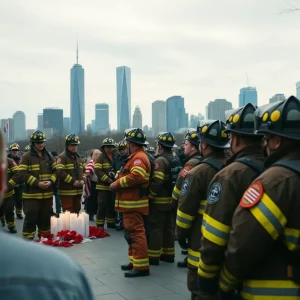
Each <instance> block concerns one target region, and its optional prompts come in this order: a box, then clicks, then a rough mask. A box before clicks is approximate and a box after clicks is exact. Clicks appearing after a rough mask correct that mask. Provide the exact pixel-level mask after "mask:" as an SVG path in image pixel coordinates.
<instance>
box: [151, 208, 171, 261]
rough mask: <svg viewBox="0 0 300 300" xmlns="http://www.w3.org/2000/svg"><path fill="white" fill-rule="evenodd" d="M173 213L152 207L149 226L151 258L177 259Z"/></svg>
mask: <svg viewBox="0 0 300 300" xmlns="http://www.w3.org/2000/svg"><path fill="white" fill-rule="evenodd" d="M173 223H174V222H173V215H172V211H171V210H168V211H162V210H159V209H158V208H157V207H156V206H155V205H153V206H150V213H149V224H150V236H149V245H148V247H149V258H151V259H152V260H153V259H157V260H159V258H160V257H161V256H163V257H165V258H170V259H172V258H174V257H175V244H174V226H173Z"/></svg>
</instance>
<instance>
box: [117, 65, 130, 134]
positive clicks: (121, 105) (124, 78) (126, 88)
mask: <svg viewBox="0 0 300 300" xmlns="http://www.w3.org/2000/svg"><path fill="white" fill-rule="evenodd" d="M117 123H118V124H117V129H118V131H121V132H122V131H124V130H125V129H128V128H130V127H131V70H130V68H128V67H125V66H123V67H118V68H117Z"/></svg>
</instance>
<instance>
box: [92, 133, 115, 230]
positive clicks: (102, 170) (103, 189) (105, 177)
mask: <svg viewBox="0 0 300 300" xmlns="http://www.w3.org/2000/svg"><path fill="white" fill-rule="evenodd" d="M115 148H116V143H115V141H114V140H113V139H112V138H110V137H107V138H105V139H104V140H103V142H102V146H101V148H100V149H101V151H102V153H101V154H100V155H99V157H98V158H97V160H96V163H95V167H94V168H95V173H96V175H97V177H98V182H97V185H96V190H97V191H98V210H97V217H96V225H97V227H101V228H103V227H104V223H105V221H106V223H107V228H115V218H116V212H115V209H114V199H113V194H112V191H111V190H110V189H109V185H110V184H111V183H112V182H113V181H114V179H115V173H114V172H113V168H112V161H113V150H114V149H115Z"/></svg>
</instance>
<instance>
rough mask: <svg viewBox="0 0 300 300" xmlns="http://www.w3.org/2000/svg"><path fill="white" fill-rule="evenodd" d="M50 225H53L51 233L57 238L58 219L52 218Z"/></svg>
mask: <svg viewBox="0 0 300 300" xmlns="http://www.w3.org/2000/svg"><path fill="white" fill-rule="evenodd" d="M50 224H51V233H52V234H53V235H54V236H56V235H57V218H56V217H51V219H50Z"/></svg>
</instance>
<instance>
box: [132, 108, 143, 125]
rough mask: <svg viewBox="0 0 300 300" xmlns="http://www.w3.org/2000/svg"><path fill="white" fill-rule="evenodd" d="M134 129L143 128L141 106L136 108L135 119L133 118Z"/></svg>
mask: <svg viewBox="0 0 300 300" xmlns="http://www.w3.org/2000/svg"><path fill="white" fill-rule="evenodd" d="M132 127H134V128H141V129H142V128H143V116H142V112H141V109H140V107H139V106H136V107H135V110H134V113H133V117H132Z"/></svg>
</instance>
